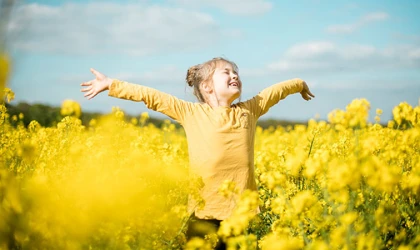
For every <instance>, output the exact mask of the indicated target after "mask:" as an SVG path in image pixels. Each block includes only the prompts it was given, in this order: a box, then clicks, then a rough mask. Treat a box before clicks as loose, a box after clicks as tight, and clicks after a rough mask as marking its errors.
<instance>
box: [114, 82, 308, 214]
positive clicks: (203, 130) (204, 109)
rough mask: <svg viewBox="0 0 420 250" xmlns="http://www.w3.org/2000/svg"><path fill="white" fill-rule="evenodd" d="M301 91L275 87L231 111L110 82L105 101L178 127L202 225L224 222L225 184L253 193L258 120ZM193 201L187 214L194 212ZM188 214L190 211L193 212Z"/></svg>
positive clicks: (228, 202)
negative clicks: (130, 105)
mask: <svg viewBox="0 0 420 250" xmlns="http://www.w3.org/2000/svg"><path fill="white" fill-rule="evenodd" d="M302 89H303V81H302V80H301V79H292V80H288V81H285V82H281V83H277V84H274V85H272V86H270V87H268V88H266V89H264V90H263V91H261V92H260V93H259V94H258V95H256V96H254V97H253V98H251V99H249V100H247V101H245V102H239V103H237V104H233V105H232V106H231V107H217V108H212V107H210V106H209V105H208V104H206V103H193V102H187V101H184V100H180V99H178V98H176V97H174V96H172V95H169V94H166V93H163V92H161V91H158V90H156V89H153V88H150V87H146V86H142V85H137V84H131V83H127V82H124V81H119V80H113V82H112V84H111V86H110V89H109V96H113V97H118V98H121V99H127V100H132V101H142V102H144V103H145V104H146V106H147V107H148V108H149V109H152V110H155V111H158V112H161V113H163V114H165V115H167V116H169V117H171V118H172V119H174V120H176V121H178V122H179V123H180V124H181V125H182V126H183V127H184V129H185V133H186V136H187V141H188V151H189V160H190V168H191V169H190V170H191V172H192V173H193V174H196V175H198V176H201V177H202V178H203V181H204V188H203V189H202V190H201V195H202V197H203V199H204V200H205V207H204V209H202V210H196V211H195V215H196V216H197V217H198V218H203V219H218V220H224V219H226V218H228V217H229V216H230V215H231V213H232V210H233V209H234V207H235V201H234V200H233V199H230V198H224V197H223V196H222V195H221V194H219V193H218V189H219V187H220V186H221V184H222V183H223V182H224V181H225V180H230V181H233V182H234V183H235V184H236V187H237V188H238V189H239V192H243V191H244V190H245V189H251V190H256V189H257V187H256V183H255V177H254V136H255V128H256V124H257V120H258V118H259V117H260V116H262V115H263V114H265V113H266V112H267V111H268V110H269V108H270V107H272V106H273V105H275V104H277V103H278V102H279V101H280V100H282V99H284V98H286V96H288V95H290V94H294V93H299V92H301V91H302ZM194 207H195V204H194V201H192V200H190V202H189V208H190V209H191V210H193V209H194ZM191 210H190V211H191Z"/></svg>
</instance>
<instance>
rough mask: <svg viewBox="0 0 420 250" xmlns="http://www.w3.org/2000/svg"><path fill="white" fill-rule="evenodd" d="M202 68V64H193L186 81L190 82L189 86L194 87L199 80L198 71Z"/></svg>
mask: <svg viewBox="0 0 420 250" xmlns="http://www.w3.org/2000/svg"><path fill="white" fill-rule="evenodd" d="M199 69H200V65H199V64H198V65H194V66H191V67H190V68H189V69H188V71H187V76H186V78H185V81H186V82H187V83H188V86H190V87H193V86H194V83H195V82H196V81H197V71H198V70H199Z"/></svg>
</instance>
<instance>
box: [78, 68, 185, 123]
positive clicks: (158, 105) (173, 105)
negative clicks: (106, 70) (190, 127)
mask: <svg viewBox="0 0 420 250" xmlns="http://www.w3.org/2000/svg"><path fill="white" fill-rule="evenodd" d="M91 72H92V73H93V74H94V75H95V79H93V80H91V81H88V82H84V83H82V84H81V86H86V88H84V89H82V90H81V91H82V92H86V93H85V95H84V96H85V97H86V98H87V99H92V98H93V97H95V96H96V95H97V94H99V93H101V92H103V91H105V90H109V93H108V95H109V96H112V97H117V98H121V99H125V100H131V101H136V102H144V103H145V104H146V107H147V108H149V109H152V110H155V111H158V112H160V113H162V114H165V115H167V116H169V117H170V118H172V119H175V120H177V121H178V122H180V123H181V124H182V123H183V120H184V116H185V114H186V112H187V110H188V109H189V107H190V105H189V104H190V103H188V102H186V101H183V100H180V99H178V98H176V97H175V96H172V95H170V94H166V93H164V92H161V91H158V90H156V89H153V88H149V87H146V86H142V85H138V84H132V83H128V82H125V81H120V80H117V79H111V78H109V77H107V76H105V75H104V74H102V73H100V72H98V71H96V70H94V69H91Z"/></svg>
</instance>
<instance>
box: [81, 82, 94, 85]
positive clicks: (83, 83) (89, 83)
mask: <svg viewBox="0 0 420 250" xmlns="http://www.w3.org/2000/svg"><path fill="white" fill-rule="evenodd" d="M90 85H92V81H88V82H82V83H81V84H80V86H90Z"/></svg>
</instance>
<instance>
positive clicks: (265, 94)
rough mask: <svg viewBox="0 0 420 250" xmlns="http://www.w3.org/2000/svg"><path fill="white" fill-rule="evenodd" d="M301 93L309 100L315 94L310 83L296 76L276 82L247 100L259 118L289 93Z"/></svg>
mask: <svg viewBox="0 0 420 250" xmlns="http://www.w3.org/2000/svg"><path fill="white" fill-rule="evenodd" d="M296 93H300V94H301V96H302V98H303V99H305V100H307V101H309V100H311V99H312V98H313V97H315V95H314V94H312V92H311V91H310V90H309V87H308V85H307V84H306V82H305V81H303V80H302V79H299V78H296V79H291V80H288V81H284V82H280V83H276V84H274V85H272V86H270V87H268V88H266V89H264V90H262V91H261V92H260V93H259V94H258V95H256V96H254V97H253V98H252V99H250V100H248V101H247V102H246V104H247V105H249V106H250V109H251V110H252V111H253V113H254V114H255V116H256V117H257V118H258V117H260V116H262V115H264V114H265V113H267V111H268V110H269V109H270V108H271V107H272V106H274V105H275V104H277V103H278V102H279V101H280V100H283V99H284V98H286V97H287V96H288V95H291V94H296Z"/></svg>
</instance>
